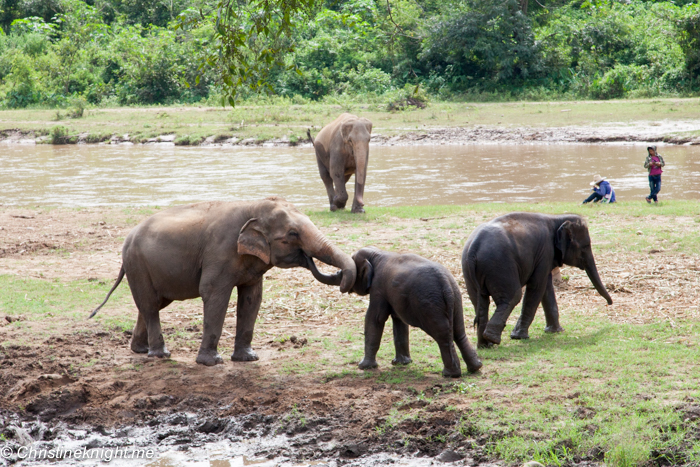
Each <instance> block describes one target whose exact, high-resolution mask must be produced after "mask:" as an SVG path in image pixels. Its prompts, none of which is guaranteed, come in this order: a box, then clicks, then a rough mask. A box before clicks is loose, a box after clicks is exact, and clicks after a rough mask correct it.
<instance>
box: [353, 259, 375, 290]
mask: <svg viewBox="0 0 700 467" xmlns="http://www.w3.org/2000/svg"><path fill="white" fill-rule="evenodd" d="M358 276H359V277H358V280H357V281H358V283H359V284H360V287H362V290H364V291H365V293H368V292H369V288H370V287H372V278H373V277H374V268H373V267H372V263H370V262H369V260H367V259H366V260H365V261H364V262H363V263H362V266H360V271H359V273H358Z"/></svg>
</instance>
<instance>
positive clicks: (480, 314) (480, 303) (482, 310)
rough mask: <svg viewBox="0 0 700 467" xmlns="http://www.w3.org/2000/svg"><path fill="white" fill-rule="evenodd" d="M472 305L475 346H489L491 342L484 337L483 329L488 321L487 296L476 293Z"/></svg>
mask: <svg viewBox="0 0 700 467" xmlns="http://www.w3.org/2000/svg"><path fill="white" fill-rule="evenodd" d="M472 305H474V310H475V316H474V324H475V325H476V336H477V341H476V346H477V347H479V348H485V347H491V346H492V345H493V344H492V343H491V342H489V341H487V340H486V339H484V331H485V330H486V325H487V324H488V322H489V296H488V295H485V294H481V293H480V294H478V295H477V299H476V303H473V302H472Z"/></svg>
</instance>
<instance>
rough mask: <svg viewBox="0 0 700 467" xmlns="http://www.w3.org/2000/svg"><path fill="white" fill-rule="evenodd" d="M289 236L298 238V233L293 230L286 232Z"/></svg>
mask: <svg viewBox="0 0 700 467" xmlns="http://www.w3.org/2000/svg"><path fill="white" fill-rule="evenodd" d="M288 235H289V236H290V237H294V238H299V234H298V233H297V232H295V231H293V230H292V231H290V232H289V234H288Z"/></svg>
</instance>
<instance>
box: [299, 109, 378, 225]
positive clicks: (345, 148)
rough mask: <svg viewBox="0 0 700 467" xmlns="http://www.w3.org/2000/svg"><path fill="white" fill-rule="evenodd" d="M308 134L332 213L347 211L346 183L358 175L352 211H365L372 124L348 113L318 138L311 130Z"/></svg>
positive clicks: (323, 131)
mask: <svg viewBox="0 0 700 467" xmlns="http://www.w3.org/2000/svg"><path fill="white" fill-rule="evenodd" d="M307 134H308V136H309V139H310V140H311V143H312V144H313V145H314V149H315V150H316V162H317V163H318V171H319V173H320V175H321V180H323V184H324V185H325V186H326V192H327V193H328V200H329V202H330V204H331V211H335V210H337V209H343V208H345V204H346V203H347V201H348V192H347V191H346V190H345V184H346V183H347V182H348V180H349V179H350V177H351V176H352V175H353V174H355V197H354V199H353V202H352V212H354V213H362V212H365V210H364V201H363V199H362V198H363V196H364V192H365V180H366V178H367V163H368V161H369V140H370V138H371V134H372V122H370V121H369V120H367V119H366V118H360V117H357V116H356V115H352V114H349V113H344V114H342V115H341V116H340V117H338V118H336V119H335V120H334V121H333V122H332V123H329V124H328V125H326V126H325V127H323V129H322V130H321V131H320V132H319V133H318V135H316V139H314V138H312V137H311V132H310V131H307ZM334 185H335V188H334Z"/></svg>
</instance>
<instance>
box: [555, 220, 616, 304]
mask: <svg viewBox="0 0 700 467" xmlns="http://www.w3.org/2000/svg"><path fill="white" fill-rule="evenodd" d="M554 246H555V248H556V252H557V260H558V264H559V266H561V265H562V264H567V265H569V266H575V267H577V268H579V269H583V270H584V271H586V274H587V275H588V278H589V279H590V280H591V283H592V284H593V286H594V287H595V289H596V290H597V291H598V293H599V294H600V295H601V296H602V297H603V298H605V300H607V302H608V305H612V298H610V294H608V291H607V290H606V289H605V286H604V285H603V282H602V281H601V280H600V276H599V275H598V269H597V268H596V265H595V259H593V250H592V249H591V238H590V236H589V234H588V226H587V225H586V222H585V221H584V220H583V219H577V220H573V221H572V220H567V221H564V222H563V223H562V224H561V226H560V227H559V229H558V230H557V232H556V234H555V236H554Z"/></svg>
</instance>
